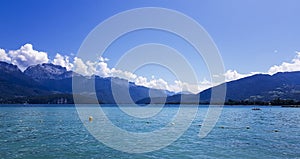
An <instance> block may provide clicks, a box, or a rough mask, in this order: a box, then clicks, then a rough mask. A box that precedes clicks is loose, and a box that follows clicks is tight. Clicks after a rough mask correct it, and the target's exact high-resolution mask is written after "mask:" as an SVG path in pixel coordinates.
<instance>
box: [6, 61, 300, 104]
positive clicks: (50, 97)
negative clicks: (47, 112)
mask: <svg viewBox="0 0 300 159" xmlns="http://www.w3.org/2000/svg"><path fill="white" fill-rule="evenodd" d="M74 79H76V81H77V83H76V84H77V85H79V86H82V87H83V88H84V87H89V85H90V83H92V82H94V83H95V85H92V86H93V87H94V89H95V92H96V93H95V94H96V97H97V100H98V102H100V103H132V102H134V103H139V104H147V103H150V102H151V103H165V102H166V103H170V104H171V103H180V102H184V103H192V104H197V103H210V102H211V101H210V98H211V92H212V90H213V89H218V88H222V87H226V88H227V90H226V96H225V101H226V103H227V104H228V103H229V104H240V103H242V104H243V103H247V102H248V104H249V103H251V102H261V103H264V104H265V103H270V102H274V101H279V100H283V101H293V102H298V101H300V80H298V79H300V72H284V73H276V74H274V75H266V74H257V75H253V76H249V77H245V78H242V79H239V80H236V81H231V82H226V83H223V84H220V85H218V86H215V87H213V88H209V89H206V90H204V91H202V92H200V93H198V94H191V93H187V92H183V93H177V94H175V93H174V92H170V91H167V90H160V89H152V88H147V87H144V86H138V85H136V84H135V83H132V82H129V81H127V80H125V79H120V78H117V77H106V78H104V77H100V76H95V75H94V76H90V77H87V76H83V75H80V74H77V73H75V72H73V71H67V70H66V68H64V67H62V66H58V65H54V64H50V63H44V64H38V65H34V66H30V67H28V68H27V69H26V70H25V71H24V72H22V71H20V69H19V68H18V67H17V66H15V65H13V64H9V63H6V62H0V103H40V104H42V103H45V104H46V103H52V104H57V103H59V104H60V103H74V100H73V96H76V97H80V98H79V99H80V102H82V103H90V102H92V101H93V99H92V97H90V96H89V93H92V92H84V93H83V92H80V91H79V92H77V93H75V94H73V93H72V92H73V91H72V80H74ZM78 81H79V82H78ZM113 88H117V90H116V91H113ZM127 94H128V95H129V96H130V97H129V96H126V95H127ZM114 95H117V96H118V100H117V101H116V100H115V98H114ZM150 95H151V97H150ZM183 99H184V100H183ZM92 103H93V102H92Z"/></svg>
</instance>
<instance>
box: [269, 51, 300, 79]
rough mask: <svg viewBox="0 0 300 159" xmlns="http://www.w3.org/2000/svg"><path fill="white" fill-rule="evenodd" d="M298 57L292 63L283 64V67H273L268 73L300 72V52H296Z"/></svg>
mask: <svg viewBox="0 0 300 159" xmlns="http://www.w3.org/2000/svg"><path fill="white" fill-rule="evenodd" d="M296 54H297V55H296V56H295V57H294V59H292V61H291V62H283V63H282V64H281V65H274V66H272V67H271V68H270V69H269V71H268V73H269V74H275V73H277V72H292V71H300V52H298V51H296Z"/></svg>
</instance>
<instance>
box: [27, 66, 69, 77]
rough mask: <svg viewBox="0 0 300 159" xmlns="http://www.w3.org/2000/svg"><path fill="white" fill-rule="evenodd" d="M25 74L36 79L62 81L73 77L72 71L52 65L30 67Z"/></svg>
mask: <svg viewBox="0 0 300 159" xmlns="http://www.w3.org/2000/svg"><path fill="white" fill-rule="evenodd" d="M24 73H25V74H26V75H28V76H30V77H33V78H34V79H37V80H39V79H62V78H69V77H72V71H67V69H66V68H65V67H62V66H59V65H54V64H51V63H43V64H38V65H34V66H29V67H28V68H27V69H26V70H25V71H24Z"/></svg>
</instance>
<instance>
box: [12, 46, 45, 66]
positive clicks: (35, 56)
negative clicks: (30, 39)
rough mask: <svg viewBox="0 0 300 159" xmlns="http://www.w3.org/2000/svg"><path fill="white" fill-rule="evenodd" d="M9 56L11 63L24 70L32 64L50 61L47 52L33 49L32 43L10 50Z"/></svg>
mask: <svg viewBox="0 0 300 159" xmlns="http://www.w3.org/2000/svg"><path fill="white" fill-rule="evenodd" d="M8 56H9V57H10V58H11V63H12V64H14V65H17V66H18V67H19V68H20V70H22V71H24V70H25V69H26V68H27V67H28V66H30V65H36V64H41V63H47V62H48V61H49V59H48V55H47V53H46V52H39V51H36V50H33V47H32V45H31V44H25V45H24V46H22V47H21V48H20V49H18V50H10V51H9V52H8Z"/></svg>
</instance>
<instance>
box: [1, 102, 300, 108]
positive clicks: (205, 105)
mask: <svg viewBox="0 0 300 159" xmlns="http://www.w3.org/2000/svg"><path fill="white" fill-rule="evenodd" d="M78 105H79V106H80V105H88V106H89V107H98V106H99V104H90V103H87V104H82V103H81V104H77V106H78ZM100 105H101V107H118V106H119V105H122V106H129V107H130V105H131V104H100ZM151 105H153V106H155V105H161V104H151ZM179 105H180V104H165V106H166V107H177V106H179ZM181 105H185V106H198V107H201V106H204V107H208V106H216V107H243V106H245V107H283V108H300V105H226V104H225V105H209V104H184V103H183V104H181ZM146 106H147V105H145V107H146ZM0 107H76V105H75V104H0ZM141 107H143V106H141Z"/></svg>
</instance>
